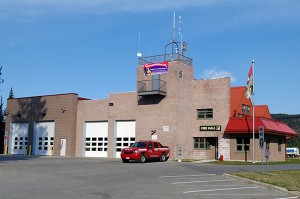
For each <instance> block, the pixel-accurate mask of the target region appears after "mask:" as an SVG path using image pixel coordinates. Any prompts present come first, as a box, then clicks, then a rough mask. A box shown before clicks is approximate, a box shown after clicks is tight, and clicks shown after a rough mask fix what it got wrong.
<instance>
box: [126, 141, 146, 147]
mask: <svg viewBox="0 0 300 199" xmlns="http://www.w3.org/2000/svg"><path fill="white" fill-rule="evenodd" d="M130 147H138V148H146V143H145V142H136V143H134V144H132V145H131V146H130Z"/></svg>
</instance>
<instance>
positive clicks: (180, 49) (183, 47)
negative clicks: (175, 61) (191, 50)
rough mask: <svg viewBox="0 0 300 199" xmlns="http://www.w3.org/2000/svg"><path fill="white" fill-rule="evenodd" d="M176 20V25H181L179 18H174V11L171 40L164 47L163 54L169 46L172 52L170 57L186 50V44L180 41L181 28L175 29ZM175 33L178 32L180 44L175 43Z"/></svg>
mask: <svg viewBox="0 0 300 199" xmlns="http://www.w3.org/2000/svg"><path fill="white" fill-rule="evenodd" d="M176 20H178V23H179V24H181V16H179V17H178V18H176V13H175V11H174V15H173V26H172V40H171V43H168V44H167V45H166V46H165V54H166V48H167V46H169V45H171V46H172V52H171V56H173V54H178V53H180V54H182V55H183V53H184V52H185V51H186V50H187V49H186V47H187V46H186V43H185V42H183V40H182V33H181V28H180V26H179V27H178V29H176ZM176 31H178V34H179V36H180V42H178V41H176V39H175V35H176Z"/></svg>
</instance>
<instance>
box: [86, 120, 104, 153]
mask: <svg viewBox="0 0 300 199" xmlns="http://www.w3.org/2000/svg"><path fill="white" fill-rule="evenodd" d="M85 126H86V128H85V147H84V150H85V156H86V157H107V148H108V122H86V125H85Z"/></svg>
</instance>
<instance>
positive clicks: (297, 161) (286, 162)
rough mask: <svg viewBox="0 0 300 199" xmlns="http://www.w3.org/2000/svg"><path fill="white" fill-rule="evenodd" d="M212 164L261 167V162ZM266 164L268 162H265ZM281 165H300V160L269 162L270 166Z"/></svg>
mask: <svg viewBox="0 0 300 199" xmlns="http://www.w3.org/2000/svg"><path fill="white" fill-rule="evenodd" d="M210 163H212V164H219V165H261V162H256V163H252V162H242V161H213V162H210ZM264 164H266V162H264ZM279 164H300V158H290V159H287V160H286V161H280V162H268V165H279Z"/></svg>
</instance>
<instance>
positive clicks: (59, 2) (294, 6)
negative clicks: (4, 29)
mask: <svg viewBox="0 0 300 199" xmlns="http://www.w3.org/2000/svg"><path fill="white" fill-rule="evenodd" d="M217 7H218V8H222V9H224V10H227V11H226V12H227V13H231V14H230V15H229V18H226V20H225V21H224V20H221V19H219V18H216V19H213V20H216V21H219V22H220V24H222V25H223V26H224V27H227V28H232V27H235V26H239V25H240V24H258V23H260V24H261V23H266V22H270V21H275V22H276V21H278V20H282V19H288V20H296V21H298V20H299V19H300V12H298V10H299V9H300V1H293V0H284V1H283V0H276V1H274V0H265V1H257V0H248V1H240V0H201V1H199V0H189V1H183V0H152V1H147V0H1V1H0V19H2V20H3V19H10V18H18V19H22V18H23V17H24V16H25V17H30V18H38V17H40V16H57V15H59V14H68V13H72V14H80V13H84V14H87V13H88V14H94V15H99V14H106V13H118V12H123V13H129V12H130V13H144V12H155V11H162V10H167V11H170V10H175V11H179V10H182V9H189V8H205V10H208V11H210V12H211V13H213V12H215V10H210V9H211V8H217ZM199 12H201V11H199ZM224 12H225V11H224ZM221 16H222V15H221ZM209 17H213V16H209ZM219 28H220V27H219Z"/></svg>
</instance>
